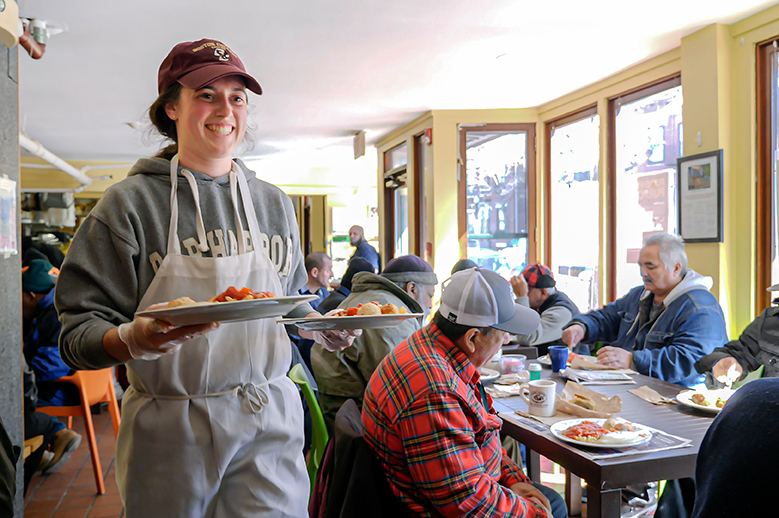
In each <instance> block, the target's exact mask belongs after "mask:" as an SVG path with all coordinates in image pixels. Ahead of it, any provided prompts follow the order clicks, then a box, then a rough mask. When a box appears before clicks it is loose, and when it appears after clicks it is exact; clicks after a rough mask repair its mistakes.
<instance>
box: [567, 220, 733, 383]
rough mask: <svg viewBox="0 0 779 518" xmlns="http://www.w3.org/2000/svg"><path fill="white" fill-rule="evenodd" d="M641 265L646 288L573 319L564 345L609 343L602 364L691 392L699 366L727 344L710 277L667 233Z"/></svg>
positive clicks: (646, 251)
mask: <svg viewBox="0 0 779 518" xmlns="http://www.w3.org/2000/svg"><path fill="white" fill-rule="evenodd" d="M638 265H639V267H640V268H641V277H642V278H643V280H644V285H643V286H637V287H635V288H633V289H632V290H630V291H629V292H628V293H627V294H626V295H625V296H624V297H622V298H621V299H618V300H617V301H615V302H612V303H611V304H609V305H607V306H605V307H604V308H602V309H599V310H595V311H591V312H589V313H587V314H585V315H579V316H577V317H574V318H573V320H571V322H570V323H569V324H568V326H566V329H565V331H563V341H564V342H565V343H566V344H568V346H569V347H574V346H575V345H576V344H577V343H579V342H580V341H583V342H585V343H589V344H594V343H596V342H608V343H610V344H611V345H609V346H606V347H601V348H600V349H599V350H598V363H601V364H604V365H610V366H613V367H617V368H630V369H633V370H635V371H637V372H639V373H641V374H645V375H647V376H652V377H654V378H658V379H661V380H664V381H669V382H671V383H679V384H681V385H685V386H688V387H689V386H691V385H694V384H696V383H699V382H700V381H702V376H701V375H700V374H699V373H698V372H697V371H696V370H695V362H697V361H698V360H700V359H701V358H702V357H704V356H705V355H707V354H709V353H711V352H712V351H713V350H714V349H715V348H717V347H720V346H722V345H723V344H724V343H726V342H727V341H728V338H727V333H726V331H725V318H724V316H723V314H722V308H720V305H719V302H717V299H716V298H715V297H714V295H712V294H711V293H709V289H710V288H711V286H712V280H711V277H704V276H702V275H700V274H698V273H696V272H694V271H693V270H689V269H688V268H687V254H686V253H685V251H684V242H683V241H682V239H681V238H680V237H678V236H672V235H670V234H665V233H662V234H654V235H652V236H650V237H648V238H647V239H646V240H645V241H644V247H643V248H642V249H641V252H640V254H639V256H638Z"/></svg>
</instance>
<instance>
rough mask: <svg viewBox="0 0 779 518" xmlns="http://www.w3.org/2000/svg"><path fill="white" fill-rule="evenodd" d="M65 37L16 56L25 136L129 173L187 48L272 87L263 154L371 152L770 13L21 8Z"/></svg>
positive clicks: (699, 5) (179, 4)
mask: <svg viewBox="0 0 779 518" xmlns="http://www.w3.org/2000/svg"><path fill="white" fill-rule="evenodd" d="M18 3H19V7H20V16H24V17H30V18H42V19H46V20H51V21H56V22H60V23H64V24H66V25H67V26H68V29H69V30H68V31H67V32H65V33H62V34H59V35H55V36H53V37H52V38H51V39H50V41H49V44H48V46H47V49H46V54H45V55H44V57H43V59H41V60H39V61H33V60H32V59H31V58H30V57H29V56H28V55H27V54H26V53H25V52H24V51H23V50H22V51H20V56H19V61H20V64H19V84H20V96H21V122H20V124H21V127H22V130H23V131H24V132H26V133H27V134H28V135H29V136H31V137H33V138H35V139H37V140H39V141H40V142H41V143H42V144H43V145H44V146H46V147H47V148H48V149H49V150H51V151H53V152H54V153H56V154H58V155H60V156H61V157H62V158H65V159H84V160H93V159H95V160H120V161H124V160H132V159H135V158H137V157H139V156H148V155H150V154H153V153H154V152H155V151H156V150H157V148H158V146H157V141H155V139H154V138H151V139H150V138H149V137H148V136H147V135H144V132H143V131H138V130H134V129H132V128H131V127H129V126H128V125H127V124H126V123H129V122H136V121H139V120H141V119H142V118H143V116H144V112H145V110H146V109H147V108H148V106H149V105H150V104H151V103H152V102H153V101H154V98H155V97H156V84H157V82H156V78H157V68H158V67H159V64H160V62H161V61H162V59H163V58H164V57H165V55H166V54H167V52H168V51H169V50H170V49H171V48H172V47H173V45H175V44H176V43H179V42H181V41H187V40H196V39H200V38H203V37H209V38H215V39H218V40H221V41H223V42H224V43H226V44H227V45H228V46H230V47H231V48H232V49H233V50H234V51H235V52H236V53H238V55H239V56H240V57H241V59H242V60H243V62H244V63H245V65H246V68H247V70H248V71H249V72H250V73H251V74H253V75H254V76H255V77H256V78H257V79H258V80H259V81H260V83H261V84H262V86H263V90H264V92H265V93H264V94H263V95H262V96H261V97H256V96H252V97H251V99H250V102H251V103H252V104H253V107H252V117H253V120H254V122H255V124H256V129H255V131H254V135H255V137H256V140H257V142H258V144H257V145H256V147H255V149H254V151H253V152H251V153H250V154H249V155H250V156H257V157H259V156H267V155H270V154H273V153H277V152H280V151H284V152H289V151H292V152H297V151H303V150H309V149H312V148H314V149H316V148H318V149H322V148H328V147H336V146H351V137H350V135H352V134H353V133H354V132H355V131H357V130H367V132H368V142H369V144H370V143H372V142H375V141H376V140H377V139H378V138H379V137H381V136H382V135H385V134H386V133H387V132H388V131H390V130H391V129H393V128H395V127H397V126H399V125H402V124H404V123H407V122H409V121H411V120H413V119H414V118H416V117H417V116H419V115H420V114H422V113H424V112H425V111H427V110H431V109H475V108H506V107H528V106H536V105H538V104H541V103H543V102H546V101H549V100H552V99H554V98H556V97H559V96H561V95H563V94H565V93H567V92H570V91H572V90H575V89H577V88H580V87H582V86H584V85H587V84H589V83H592V82H594V81H597V80H598V79H601V78H603V77H605V76H608V75H610V74H612V73H614V72H616V71H618V70H620V69H623V68H625V67H628V66H630V65H632V64H634V63H637V62H639V61H642V60H644V59H646V58H648V57H651V56H654V55H657V54H660V53H662V52H665V51H667V50H670V49H672V48H674V47H676V46H678V45H679V44H680V41H681V38H682V36H685V35H687V34H690V33H692V32H695V31H696V30H698V29H700V28H702V27H704V26H706V25H708V24H710V23H714V22H721V23H733V22H735V21H737V20H739V19H742V18H744V17H746V16H749V15H751V14H753V13H755V12H758V11H760V10H762V9H764V8H766V7H768V6H770V5H773V4H776V3H777V2H776V0H774V1H760V0H737V1H735V0H655V1H653V2H645V1H642V2H637V1H634V0H590V1H581V0H573V1H571V0H556V1H555V0H548V1H545V2H544V1H538V0H532V1H530V0H514V1H511V0H481V1H474V0H448V1H444V0H433V1H429V2H424V1H419V0H394V1H377V0H353V1H348V0H303V1H293V0H286V1H284V0H281V1H279V0H232V1H229V0H222V1H203V0H170V1H166V0H154V1H150V0H134V1H132V2H127V1H101V2H95V1H89V0H69V1H65V0H18Z"/></svg>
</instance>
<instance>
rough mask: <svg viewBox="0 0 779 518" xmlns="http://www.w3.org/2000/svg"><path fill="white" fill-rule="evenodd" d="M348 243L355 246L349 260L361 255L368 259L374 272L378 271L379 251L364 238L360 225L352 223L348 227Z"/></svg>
mask: <svg viewBox="0 0 779 518" xmlns="http://www.w3.org/2000/svg"><path fill="white" fill-rule="evenodd" d="M349 244H350V245H352V246H353V247H355V248H356V250H355V251H354V253H353V254H352V256H351V257H350V258H349V262H351V261H352V260H353V259H354V258H355V257H362V258H363V259H367V260H368V261H370V263H371V264H372V265H373V268H374V269H375V273H379V270H380V268H379V253H378V252H377V251H376V249H375V248H373V247H372V246H371V245H370V243H368V241H367V240H366V239H365V231H364V230H363V228H362V227H361V226H360V225H354V226H352V228H350V229H349Z"/></svg>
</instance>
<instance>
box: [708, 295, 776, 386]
mask: <svg viewBox="0 0 779 518" xmlns="http://www.w3.org/2000/svg"><path fill="white" fill-rule="evenodd" d="M772 288H773V286H772ZM769 289H770V288H769ZM778 345H779V307H772V308H766V309H765V310H764V311H763V312H762V313H761V314H760V316H759V317H757V318H756V319H755V320H753V321H752V323H751V324H749V325H748V326H747V328H746V329H744V332H743V333H741V336H740V337H739V338H738V340H733V341H731V342H728V343H726V344H725V345H723V346H722V347H719V348H717V349H714V352H712V353H711V354H707V355H706V356H704V357H703V358H701V359H700V360H699V361H698V363H696V364H695V368H696V369H697V370H698V372H700V373H702V374H706V377H707V380H706V383H707V384H708V385H711V386H715V387H720V386H722V385H723V384H727V385H730V384H733V383H734V382H736V381H739V380H741V379H743V378H744V377H746V375H747V374H749V373H750V372H752V371H756V370H757V369H759V368H760V366H761V365H763V366H765V368H764V370H763V377H764V378H776V377H779V365H777V360H779V347H777V346H778Z"/></svg>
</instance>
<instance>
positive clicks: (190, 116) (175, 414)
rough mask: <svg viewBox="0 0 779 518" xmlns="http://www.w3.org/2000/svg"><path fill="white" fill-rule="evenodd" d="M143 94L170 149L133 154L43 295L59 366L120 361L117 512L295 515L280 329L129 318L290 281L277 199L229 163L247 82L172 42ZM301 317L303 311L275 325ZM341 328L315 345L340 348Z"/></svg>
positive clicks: (299, 472) (273, 288) (287, 226)
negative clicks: (55, 323)
mask: <svg viewBox="0 0 779 518" xmlns="http://www.w3.org/2000/svg"><path fill="white" fill-rule="evenodd" d="M158 89H159V94H160V95H159V98H158V99H157V100H156V101H155V103H154V104H153V105H152V106H151V108H150V118H151V120H152V123H153V124H154V126H155V127H156V128H157V129H158V130H159V132H160V133H161V134H162V135H164V136H166V137H168V138H169V139H170V140H172V141H173V144H172V145H171V146H169V147H168V148H166V149H164V150H163V151H162V152H161V153H159V154H158V155H157V156H156V157H155V158H152V159H141V160H139V161H138V162H137V163H136V165H135V166H134V167H133V169H132V171H130V174H129V175H128V178H127V179H126V180H124V181H122V182H120V183H119V184H117V185H115V186H114V187H112V188H111V189H109V190H108V191H106V194H105V196H104V197H103V198H102V199H101V200H100V202H99V203H98V204H97V206H96V207H95V208H94V209H93V211H92V212H91V213H90V215H89V216H88V218H87V219H86V220H85V221H84V223H83V224H82V226H81V227H80V229H79V231H78V233H77V234H76V236H75V238H74V240H73V243H72V245H71V247H70V251H69V253H68V260H67V265H64V266H63V268H62V271H61V274H60V278H59V285H58V288H57V292H56V303H57V308H58V310H59V312H60V318H61V319H62V322H63V330H62V337H61V342H62V350H63V352H62V355H63V358H64V359H65V361H66V362H68V363H69V364H70V365H71V366H73V368H75V369H99V368H105V367H108V366H111V365H115V364H118V363H122V362H129V363H128V364H127V370H128V378H129V380H130V385H131V386H130V390H128V391H127V392H126V393H125V396H124V399H123V405H122V414H123V415H122V425H121V431H120V433H119V439H118V441H117V456H116V459H117V462H116V479H117V483H118V485H119V490H120V494H121V496H122V500H123V503H124V506H125V513H126V516H127V517H128V518H134V517H141V516H142V517H157V516H159V517H168V516H180V517H202V516H211V515H215V516H251V515H253V514H255V512H256V509H258V508H262V509H267V510H268V511H267V512H268V513H269V514H272V515H274V516H294V517H303V516H305V515H306V514H307V513H306V507H305V502H306V501H307V495H308V490H309V483H308V477H307V474H306V470H305V464H304V460H303V455H302V450H303V422H302V420H303V415H302V407H301V405H300V399H299V397H298V393H297V389H296V388H295V386H294V385H293V384H292V382H291V381H290V380H289V379H288V378H287V376H286V373H287V371H288V370H289V368H290V363H291V349H290V342H289V339H288V338H287V335H286V332H285V329H284V327H283V326H282V325H280V324H277V323H276V322H275V321H274V320H273V319H268V318H264V319H263V318H262V317H261V316H258V317H256V318H255V319H254V320H248V321H246V322H241V324H226V325H223V326H219V325H218V324H211V323H208V324H198V325H184V326H182V327H174V326H172V325H170V324H168V323H166V322H164V321H163V320H160V319H155V318H153V317H150V316H143V315H140V314H137V313H138V312H139V311H142V310H145V309H148V308H150V307H151V309H158V308H160V307H165V306H166V305H167V302H168V301H171V300H173V299H177V298H181V297H189V298H190V299H192V300H196V301H202V300H207V299H210V298H211V297H214V296H216V295H218V294H219V293H221V292H223V291H224V290H225V289H226V288H228V287H229V286H247V287H249V288H251V290H257V291H264V292H272V293H275V294H279V295H280V299H279V300H281V299H283V298H284V297H285V296H287V297H288V296H292V295H297V290H298V288H300V287H301V286H302V285H303V284H304V283H305V282H306V280H307V275H306V270H305V267H304V264H303V256H302V253H301V250H300V244H299V232H298V228H297V224H296V218H295V213H294V210H293V207H292V203H291V201H290V199H289V198H288V197H287V196H286V195H285V194H284V193H283V192H281V191H280V190H279V189H278V188H277V187H275V186H273V185H271V184H269V183H266V182H263V181H260V180H258V179H257V178H256V177H255V175H254V172H253V171H251V170H249V169H248V168H246V167H245V166H244V164H243V163H242V162H241V161H239V160H237V159H236V160H234V159H233V158H232V156H233V153H234V152H235V150H236V148H237V146H238V145H239V144H240V143H241V140H242V139H243V138H244V135H245V130H246V118H247V113H246V112H247V89H248V90H249V91H251V92H254V93H256V94H260V93H262V89H261V88H260V85H259V83H258V82H257V81H256V80H255V79H254V78H253V77H252V76H250V75H249V74H248V73H247V72H246V70H245V69H244V66H243V63H241V61H240V60H239V59H238V57H237V56H236V55H235V53H233V51H232V50H230V49H229V48H228V47H227V46H226V45H224V44H223V43H221V42H218V41H215V40H200V41H196V42H186V43H181V44H179V45H177V46H176V47H174V48H173V50H172V51H171V52H170V54H168V56H167V57H166V58H165V60H164V61H163V63H162V65H161V66H160V70H159V76H158ZM179 216H181V217H179ZM246 227H248V229H247V228H246ZM312 313H313V310H312V309H311V307H310V306H309V304H308V303H303V304H301V305H300V306H297V307H296V308H295V309H291V310H290V311H289V312H288V313H287V315H286V316H288V317H293V318H294V317H305V316H307V315H310V314H312ZM314 314H315V315H319V314H318V313H314ZM350 333H352V332H349V333H347V334H346V335H345V336H341V335H340V334H338V333H337V332H330V331H327V332H321V334H320V335H319V336H317V339H318V341H320V342H323V343H327V344H328V346H329V347H331V348H335V347H343V346H348V345H349V344H350V343H351V341H350V340H352V339H353V337H351V335H350ZM302 334H304V333H303V332H301V335H302ZM306 337H307V338H308V337H313V336H312V335H311V333H309V334H308V336H306ZM131 360H132V361H131ZM150 473H154V474H155V476H149V474H150Z"/></svg>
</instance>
